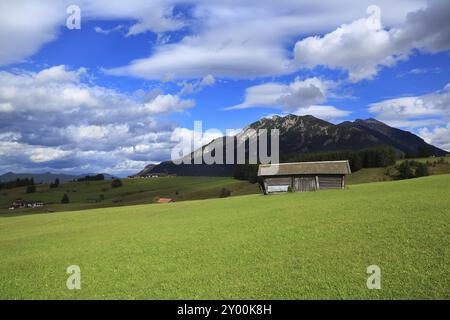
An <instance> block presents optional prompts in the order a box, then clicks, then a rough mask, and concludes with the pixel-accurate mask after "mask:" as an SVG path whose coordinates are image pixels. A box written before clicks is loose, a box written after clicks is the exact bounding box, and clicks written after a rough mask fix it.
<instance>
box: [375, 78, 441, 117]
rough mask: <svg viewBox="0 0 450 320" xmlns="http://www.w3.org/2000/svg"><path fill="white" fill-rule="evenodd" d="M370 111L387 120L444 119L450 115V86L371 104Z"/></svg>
mask: <svg viewBox="0 0 450 320" xmlns="http://www.w3.org/2000/svg"><path fill="white" fill-rule="evenodd" d="M369 112H371V113H373V114H375V115H376V116H377V117H378V118H380V119H382V120H386V121H395V120H397V121H400V120H410V121H411V120H412V121H414V120H417V121H426V119H429V120H430V119H431V120H440V121H444V119H445V118H447V117H450V87H449V86H448V85H447V86H446V87H445V88H444V89H443V90H440V91H437V92H433V93H430V94H425V95H421V96H410V97H400V98H395V99H388V100H383V101H380V102H376V103H372V104H370V105H369Z"/></svg>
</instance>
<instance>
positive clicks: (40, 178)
mask: <svg viewBox="0 0 450 320" xmlns="http://www.w3.org/2000/svg"><path fill="white" fill-rule="evenodd" d="M102 174H103V175H104V176H105V179H111V178H112V176H111V175H109V174H106V173H102ZM94 175H96V173H87V174H81V175H70V174H64V173H51V172H46V173H14V172H7V173H5V174H2V175H0V182H7V181H12V180H16V179H25V178H33V179H34V182H35V183H50V182H53V181H55V179H56V178H58V179H59V181H60V182H68V181H72V180H76V179H78V178H81V177H85V176H94Z"/></svg>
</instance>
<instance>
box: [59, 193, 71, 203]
mask: <svg viewBox="0 0 450 320" xmlns="http://www.w3.org/2000/svg"><path fill="white" fill-rule="evenodd" d="M69 202H70V200H69V196H68V195H67V193H64V195H63V197H62V199H61V203H69Z"/></svg>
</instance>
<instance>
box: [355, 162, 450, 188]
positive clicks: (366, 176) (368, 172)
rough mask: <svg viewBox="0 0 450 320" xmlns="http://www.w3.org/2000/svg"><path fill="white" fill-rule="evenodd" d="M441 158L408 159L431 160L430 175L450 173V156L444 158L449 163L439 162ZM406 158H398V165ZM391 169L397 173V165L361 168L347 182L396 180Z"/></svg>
mask: <svg viewBox="0 0 450 320" xmlns="http://www.w3.org/2000/svg"><path fill="white" fill-rule="evenodd" d="M440 159H441V158H439V157H437V158H434V157H433V158H416V159H408V160H414V161H418V162H422V163H425V162H429V163H431V165H430V166H429V171H430V175H437V174H449V173H450V158H449V157H444V160H445V161H446V162H447V163H442V164H441V163H437V161H439V160H440ZM403 161H405V160H397V163H396V164H397V165H399V164H400V163H402V162H403ZM388 170H390V171H392V173H394V174H395V172H396V170H395V166H390V167H389V168H365V169H361V170H359V171H357V172H354V173H352V174H351V175H349V176H347V177H346V183H347V184H350V185H351V184H359V183H368V182H378V181H391V180H394V179H393V177H391V176H390V175H389V174H387V171H388Z"/></svg>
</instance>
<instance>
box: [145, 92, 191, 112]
mask: <svg viewBox="0 0 450 320" xmlns="http://www.w3.org/2000/svg"><path fill="white" fill-rule="evenodd" d="M194 106H195V102H194V101H193V100H182V99H180V97H179V96H176V95H171V94H166V95H158V96H156V97H155V98H154V99H153V100H151V101H149V102H147V103H145V104H144V108H145V110H147V111H148V113H149V114H164V113H172V112H181V111H184V110H185V109H187V108H192V107H194Z"/></svg>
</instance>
